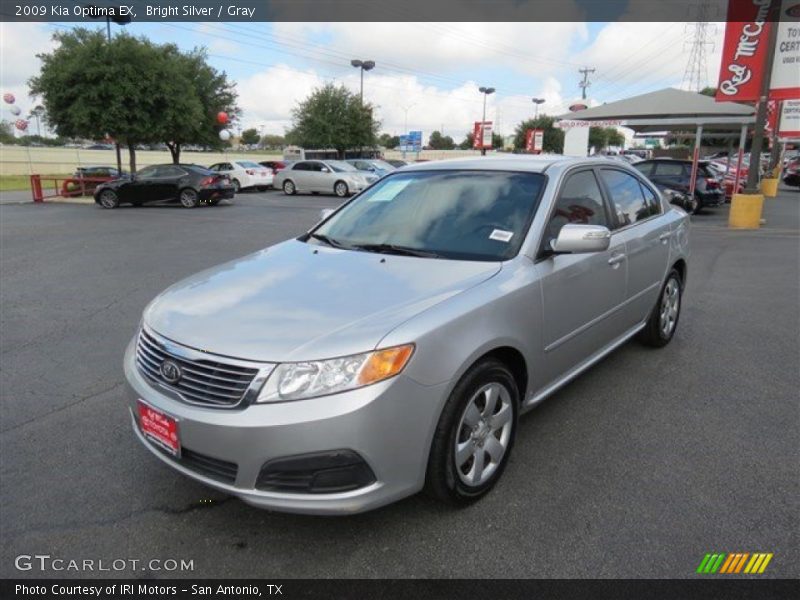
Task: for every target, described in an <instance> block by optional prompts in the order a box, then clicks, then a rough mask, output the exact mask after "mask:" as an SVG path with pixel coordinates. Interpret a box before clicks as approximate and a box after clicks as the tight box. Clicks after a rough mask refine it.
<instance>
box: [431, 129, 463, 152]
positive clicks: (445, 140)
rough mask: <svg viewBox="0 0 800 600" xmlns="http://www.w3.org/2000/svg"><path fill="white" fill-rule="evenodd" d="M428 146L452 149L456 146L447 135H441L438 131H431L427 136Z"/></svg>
mask: <svg viewBox="0 0 800 600" xmlns="http://www.w3.org/2000/svg"><path fill="white" fill-rule="evenodd" d="M428 146H430V147H431V148H432V149H433V150H452V149H453V148H455V147H456V143H455V142H454V141H453V138H451V137H450V136H449V135H442V134H441V132H439V131H433V132H431V135H430V137H429V138H428Z"/></svg>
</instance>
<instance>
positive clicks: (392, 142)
mask: <svg viewBox="0 0 800 600" xmlns="http://www.w3.org/2000/svg"><path fill="white" fill-rule="evenodd" d="M378 144H380V145H381V146H383V147H384V148H389V149H392V148H397V147H398V146H399V145H400V136H399V135H390V134H388V133H382V134H381V136H380V137H379V138H378Z"/></svg>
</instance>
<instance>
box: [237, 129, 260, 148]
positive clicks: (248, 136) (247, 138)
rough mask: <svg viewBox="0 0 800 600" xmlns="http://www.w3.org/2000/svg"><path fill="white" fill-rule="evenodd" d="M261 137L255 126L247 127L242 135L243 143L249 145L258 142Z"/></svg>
mask: <svg viewBox="0 0 800 600" xmlns="http://www.w3.org/2000/svg"><path fill="white" fill-rule="evenodd" d="M260 139H261V136H260V135H258V130H256V129H255V128H254V127H251V128H250V129H245V130H244V131H243V132H242V135H241V137H240V141H241V143H242V144H245V145H247V146H250V145H255V144H257V143H258V140H260Z"/></svg>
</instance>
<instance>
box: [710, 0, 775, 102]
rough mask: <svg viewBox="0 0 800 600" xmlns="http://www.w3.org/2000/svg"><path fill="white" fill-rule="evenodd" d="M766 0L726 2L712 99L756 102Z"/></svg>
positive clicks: (761, 70) (766, 36) (766, 24)
mask: <svg viewBox="0 0 800 600" xmlns="http://www.w3.org/2000/svg"><path fill="white" fill-rule="evenodd" d="M769 8H770V0H730V1H729V2H728V19H727V23H726V25H725V43H724V45H723V47H722V65H721V67H720V73H719V85H718V86H717V95H716V100H717V101H718V102H731V101H734V102H757V101H758V96H759V91H760V88H761V78H762V77H763V76H764V71H765V70H766V69H765V66H764V61H765V59H766V54H767V43H768V39H769V30H770V27H774V23H770V22H769V21H767V16H768V15H769Z"/></svg>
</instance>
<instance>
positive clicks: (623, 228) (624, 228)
mask: <svg viewBox="0 0 800 600" xmlns="http://www.w3.org/2000/svg"><path fill="white" fill-rule="evenodd" d="M597 170H598V171H602V170H606V171H619V172H621V173H625V174H627V175H630V176H631V177H633V178H634V179H635V180H636V181H638V182H639V185H640V186H642V185H644V182H643V181H642V178H641V177H637V175H635V174H633V173H630V172H628V171H626V170H625V169H618V168H616V167H611V166H603V167H600V168H597ZM597 175H598V179H599V180H600V187H601V189H602V191H603V194H604V195H605V196H606V197H607V198H608V203H607V206H610V207H611V208H612V211H611V212H612V217H613V222H614V223H615V225H616V226H615V227H614V229H612V230H611V234H612V235H614V234H615V233H617V232H618V231H627V230H628V229H630V228H631V227H636V226H637V225H641V224H642V223H647V222H648V221H649V220H650V219H655V218H656V217H660V216H661V215H663V214H664V206H663V203H661V202H660V199H661V194H656V200H659V208H660V209H661V210H660V211H659V213H658V214H657V215H650V216H649V217H647V218H646V219H642V220H641V221H635V222H633V223H629V224H628V225H624V226H620V223H619V221H618V220H617V211H615V210H613V200H612V199H611V192H610V190H609V189H608V187H607V186H606V182H605V181H604V180H603V177H602V176H600V173H599V172H598V173H597ZM647 187H648V188H649V189H651V191H652V188H650V186H647ZM642 200H644V202H645V203H647V198H645V196H644V191H642Z"/></svg>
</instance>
